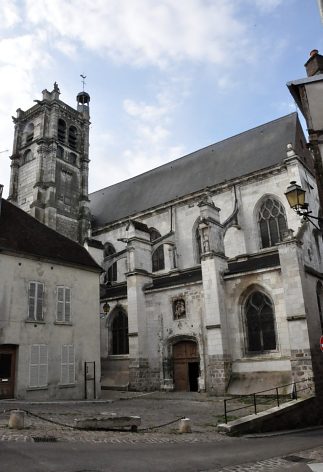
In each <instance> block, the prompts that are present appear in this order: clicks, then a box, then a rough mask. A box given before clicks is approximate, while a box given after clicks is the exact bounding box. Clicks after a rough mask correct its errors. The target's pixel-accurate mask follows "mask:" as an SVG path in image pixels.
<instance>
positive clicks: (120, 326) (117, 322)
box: [111, 309, 129, 355]
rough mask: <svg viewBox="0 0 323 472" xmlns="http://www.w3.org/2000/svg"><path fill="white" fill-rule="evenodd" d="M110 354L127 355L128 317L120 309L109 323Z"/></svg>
mask: <svg viewBox="0 0 323 472" xmlns="http://www.w3.org/2000/svg"><path fill="white" fill-rule="evenodd" d="M111 330H112V354H114V355H118V354H129V338H128V316H127V315H126V313H125V312H124V311H123V310H122V309H120V310H118V312H117V314H116V315H115V316H114V318H113V321H112V323H111Z"/></svg>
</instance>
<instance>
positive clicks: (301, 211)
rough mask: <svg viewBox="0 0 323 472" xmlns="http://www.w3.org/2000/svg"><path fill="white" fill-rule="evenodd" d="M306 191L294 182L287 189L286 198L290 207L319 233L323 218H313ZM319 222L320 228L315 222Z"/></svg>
mask: <svg viewBox="0 0 323 472" xmlns="http://www.w3.org/2000/svg"><path fill="white" fill-rule="evenodd" d="M305 194H306V191H305V190H304V189H302V187H301V186H300V185H298V184H297V183H296V182H295V181H294V180H293V181H292V182H291V183H290V185H289V186H288V187H287V189H286V192H285V196H286V198H287V201H288V203H289V206H290V207H291V208H292V209H293V210H294V211H295V212H296V213H297V214H298V215H299V216H302V217H303V218H304V220H305V221H309V222H310V223H312V225H313V226H315V228H316V229H318V230H319V231H322V230H321V225H323V218H320V217H319V216H313V215H312V211H311V210H309V208H308V203H306V202H305ZM312 220H316V221H318V223H319V225H320V226H317V225H316V224H315V223H314V221H312Z"/></svg>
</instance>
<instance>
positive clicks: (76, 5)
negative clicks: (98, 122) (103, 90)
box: [26, 0, 248, 66]
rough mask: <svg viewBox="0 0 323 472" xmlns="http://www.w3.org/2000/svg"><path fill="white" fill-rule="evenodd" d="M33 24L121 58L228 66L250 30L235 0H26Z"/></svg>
mask: <svg viewBox="0 0 323 472" xmlns="http://www.w3.org/2000/svg"><path fill="white" fill-rule="evenodd" d="M26 10H27V12H28V19H29V22H30V23H32V24H33V25H34V26H38V25H46V28H47V30H49V31H51V34H52V35H53V36H55V35H56V36H57V37H59V38H61V39H64V38H65V39H67V40H73V41H75V42H77V43H81V44H82V45H83V46H84V48H86V49H89V50H92V51H96V52H97V53H98V54H102V55H105V56H108V57H110V58H113V59H114V60H116V61H121V62H127V63H132V64H137V65H140V64H154V65H159V66H165V65H166V64H168V63H171V62H173V61H182V60H190V61H191V60H193V61H208V62H212V63H215V64H225V63H226V58H227V56H228V54H229V53H230V54H231V55H233V56H235V57H237V55H238V51H237V47H236V45H237V44H239V49H240V50H241V47H243V45H244V44H246V39H247V37H248V30H247V28H246V26H245V25H244V23H243V21H241V20H240V19H239V18H238V16H237V12H236V8H235V2H234V1H233V0H213V1H212V2H209V1H206V0H177V1H176V2H174V1H173V0H159V1H158V2H155V1H152V0H109V1H107V0H97V1H96V2H93V1H92V0H70V1H68V2H67V1H66V0H26Z"/></svg>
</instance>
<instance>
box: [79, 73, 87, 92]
mask: <svg viewBox="0 0 323 472" xmlns="http://www.w3.org/2000/svg"><path fill="white" fill-rule="evenodd" d="M80 77H82V85H83V92H84V86H85V79H86V75H84V74H80Z"/></svg>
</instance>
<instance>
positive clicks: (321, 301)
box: [316, 282, 323, 332]
mask: <svg viewBox="0 0 323 472" xmlns="http://www.w3.org/2000/svg"><path fill="white" fill-rule="evenodd" d="M316 299H317V306H318V310H319V315H320V322H321V328H322V332H323V286H322V282H317V285H316Z"/></svg>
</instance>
